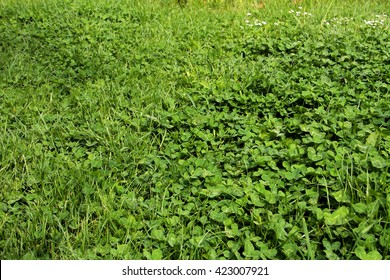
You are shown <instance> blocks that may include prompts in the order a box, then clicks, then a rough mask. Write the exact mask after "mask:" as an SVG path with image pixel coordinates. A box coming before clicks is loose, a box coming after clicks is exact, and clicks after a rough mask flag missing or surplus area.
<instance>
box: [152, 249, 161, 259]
mask: <svg viewBox="0 0 390 280" xmlns="http://www.w3.org/2000/svg"><path fill="white" fill-rule="evenodd" d="M151 257H152V260H161V259H162V257H163V253H162V251H161V249H154V250H153V251H152V256H151Z"/></svg>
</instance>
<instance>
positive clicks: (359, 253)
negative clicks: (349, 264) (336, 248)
mask: <svg viewBox="0 0 390 280" xmlns="http://www.w3.org/2000/svg"><path fill="white" fill-rule="evenodd" d="M355 255H356V256H357V257H358V258H359V259H361V260H365V259H366V255H367V254H366V251H365V250H364V247H362V246H357V247H356V248H355Z"/></svg>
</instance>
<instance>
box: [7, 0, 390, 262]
mask: <svg viewBox="0 0 390 280" xmlns="http://www.w3.org/2000/svg"><path fill="white" fill-rule="evenodd" d="M174 2H175V1H174ZM42 3H43V4H39V2H38V3H37V4H31V5H27V4H26V5H24V6H23V5H22V6H21V7H18V8H16V7H15V4H14V5H13V4H4V5H3V6H0V61H1V64H0V112H1V114H0V130H1V133H0V184H1V186H2V188H1V192H0V198H1V199H0V201H1V202H0V226H1V228H0V249H1V250H0V252H1V253H0V256H1V258H2V259H9V258H16V259H22V258H27V259H28V258H34V259H35V258H39V259H80V258H81V259H389V256H390V254H389V249H390V224H389V222H390V172H389V171H390V170H389V168H390V157H389V154H390V91H389V89H390V86H389V84H390V40H389V35H390V33H389V19H387V17H386V15H383V14H378V15H375V14H371V17H372V18H373V19H372V20H371V19H370V18H364V20H363V19H348V20H346V18H343V17H339V18H336V17H335V18H334V19H333V20H332V21H331V20H328V21H326V20H324V19H323V18H320V17H319V16H316V14H315V10H314V11H312V13H313V15H312V14H309V13H305V14H303V11H304V10H305V8H301V10H302V12H296V11H295V10H298V11H299V9H298V8H297V7H293V8H294V9H295V10H293V11H290V13H288V10H289V9H291V7H290V6H287V5H286V7H284V8H283V9H284V12H283V13H282V14H280V15H279V14H278V15H274V16H273V17H272V16H270V15H269V18H266V15H265V14H264V13H262V11H261V10H259V11H253V12H252V14H246V12H245V13H242V12H241V13H237V12H236V13H232V12H228V11H225V12H221V11H218V12H216V11H214V10H212V9H203V8H202V9H199V10H196V9H190V8H188V9H181V8H180V7H178V6H175V5H174V4H175V3H172V4H171V5H170V4H160V3H159V4H156V5H140V4H137V3H136V1H108V0H107V1H101V2H98V4H96V3H95V2H93V3H90V2H88V1H71V0H67V1H65V0H63V1H46V2H42ZM313 9H314V7H313ZM261 17H263V18H261ZM367 22H370V23H369V24H368V23H367Z"/></svg>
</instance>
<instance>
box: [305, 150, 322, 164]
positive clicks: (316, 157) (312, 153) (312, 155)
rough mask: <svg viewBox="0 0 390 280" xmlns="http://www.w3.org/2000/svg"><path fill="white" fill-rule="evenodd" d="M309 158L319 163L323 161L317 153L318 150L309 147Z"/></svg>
mask: <svg viewBox="0 0 390 280" xmlns="http://www.w3.org/2000/svg"><path fill="white" fill-rule="evenodd" d="M307 156H308V157H309V159H311V160H312V161H319V160H321V159H322V155H319V154H317V153H316V150H315V149H314V148H313V147H309V148H308V149H307Z"/></svg>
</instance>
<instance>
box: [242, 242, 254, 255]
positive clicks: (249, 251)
mask: <svg viewBox="0 0 390 280" xmlns="http://www.w3.org/2000/svg"><path fill="white" fill-rule="evenodd" d="M254 251H255V247H254V246H253V244H252V242H251V241H250V240H249V239H248V238H247V239H245V241H244V255H245V256H248V257H249V256H252V255H253V253H254Z"/></svg>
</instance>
